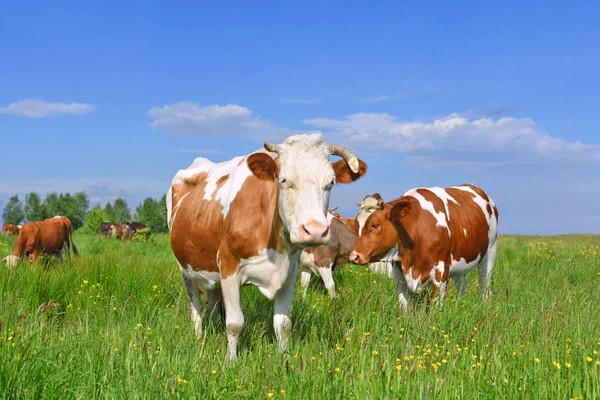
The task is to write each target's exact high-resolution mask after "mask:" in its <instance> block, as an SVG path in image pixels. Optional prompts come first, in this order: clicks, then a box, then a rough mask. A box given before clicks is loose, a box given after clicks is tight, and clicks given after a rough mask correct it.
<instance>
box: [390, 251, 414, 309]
mask: <svg viewBox="0 0 600 400" xmlns="http://www.w3.org/2000/svg"><path fill="white" fill-rule="evenodd" d="M392 274H393V275H394V282H395V283H396V294H397V295H398V302H399V303H400V308H401V309H402V311H408V303H409V302H410V297H411V293H410V291H409V290H408V286H407V285H406V277H405V276H404V274H403V273H402V270H401V269H400V265H399V264H398V263H394V264H393V265H392Z"/></svg>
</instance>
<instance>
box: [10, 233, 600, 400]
mask: <svg viewBox="0 0 600 400" xmlns="http://www.w3.org/2000/svg"><path fill="white" fill-rule="evenodd" d="M74 240H75V242H76V244H77V245H78V246H79V248H80V250H81V253H82V257H81V258H80V259H78V260H75V261H72V263H70V264H69V263H67V262H65V263H63V264H62V265H60V266H57V265H56V264H55V263H54V262H53V261H52V260H49V261H48V262H47V263H46V264H39V265H35V266H31V265H30V264H28V263H26V264H22V265H20V266H18V267H17V268H16V269H14V270H9V269H7V268H5V267H2V268H1V269H0V396H2V397H3V398H36V399H39V398H52V399H54V398H127V399H136V398H156V397H161V398H162V397H168V398H171V397H173V398H179V397H183V398H188V397H192V396H193V397H196V398H231V397H233V396H236V397H239V398H253V399H255V398H299V399H306V398H319V399H320V398H361V399H362V398H377V399H379V398H404V397H409V398H453V399H454V398H472V399H478V398H510V399H515V398H529V399H559V398H560V399H563V398H565V399H567V398H573V397H578V396H579V397H583V398H586V399H594V398H600V355H599V354H598V353H599V352H600V312H599V311H598V305H599V304H600V294H599V290H598V287H599V285H600V247H599V246H600V237H598V236H565V237H554V238H548V237H514V236H511V237H502V238H501V242H500V246H499V255H498V259H497V262H496V267H495V269H494V277H493V292H494V294H493V300H492V301H489V302H483V301H481V300H480V298H479V296H478V294H477V284H476V281H477V278H476V275H475V274H473V275H470V276H469V281H470V287H469V292H468V295H467V296H466V298H464V299H460V300H459V299H457V293H456V290H455V289H454V288H453V286H452V285H451V286H450V289H449V293H448V296H447V298H446V301H445V303H444V305H443V307H441V308H436V307H434V308H429V307H427V306H426V304H427V301H426V298H425V297H427V296H428V295H429V293H426V294H424V295H423V296H421V298H420V299H419V298H417V299H416V300H417V301H416V304H415V306H414V307H413V309H412V310H411V311H410V312H409V313H402V312H401V311H400V309H399V306H398V303H397V300H396V299H395V288H394V283H393V281H392V280H391V279H388V278H386V277H384V276H380V275H374V274H372V273H371V272H369V271H367V270H366V268H364V267H359V266H348V267H346V268H344V269H343V270H341V271H340V272H336V274H335V276H334V278H335V280H336V285H337V291H338V299H337V301H331V300H330V299H329V297H328V294H327V292H326V290H325V288H324V287H323V285H322V284H321V283H320V282H317V281H316V278H315V282H313V283H312V284H311V289H309V293H308V296H307V297H305V298H303V297H302V296H301V295H300V290H298V291H297V294H296V297H295V298H294V302H293V304H292V321H293V339H292V342H291V348H290V353H289V354H284V355H280V354H278V353H277V344H276V340H275V337H274V333H273V328H272V312H273V305H272V303H271V302H269V301H268V300H266V299H265V298H264V297H262V295H260V294H259V292H258V290H256V289H255V288H253V287H247V288H244V289H243V290H242V307H243V310H244V313H245V316H246V324H245V326H244V330H243V332H242V335H241V339H240V344H239V347H238V349H239V360H238V362H237V363H236V364H234V365H226V364H225V363H224V358H225V351H226V342H227V341H226V336H225V334H224V328H223V324H222V323H220V324H218V325H217V326H208V329H207V332H206V334H205V335H204V337H203V338H202V339H196V338H195V337H194V333H193V329H192V325H191V322H190V321H189V318H188V311H187V303H188V301H187V295H186V293H185V290H184V288H183V285H182V282H181V277H180V273H179V271H178V269H177V267H176V265H175V262H174V257H173V255H172V253H171V251H170V247H169V243H168V238H167V237H166V236H156V241H155V243H134V242H128V243H121V242H119V241H116V240H111V239H105V238H99V237H96V236H83V235H76V236H75V239H74ZM13 245H14V238H8V239H7V238H1V239H0V257H4V256H5V255H6V254H8V253H9V252H10V250H11V249H12V246H13Z"/></svg>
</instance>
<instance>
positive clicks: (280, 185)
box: [2, 134, 498, 361]
mask: <svg viewBox="0 0 600 400" xmlns="http://www.w3.org/2000/svg"><path fill="white" fill-rule="evenodd" d="M330 156H338V157H340V160H338V161H331V160H330V159H329V157H330ZM366 172H367V164H366V163H365V162H364V161H363V160H361V159H359V158H358V157H356V155H355V154H354V153H353V152H352V151H350V150H349V149H347V148H345V147H343V146H340V145H334V144H327V143H325V141H324V138H323V136H322V135H321V134H303V135H294V136H291V137H289V138H287V139H286V140H285V141H284V142H283V143H281V144H268V143H265V144H264V149H261V150H258V151H256V152H254V153H252V154H249V155H245V156H240V157H235V158H233V159H231V160H229V161H225V162H221V163H213V162H211V161H210V160H208V159H206V158H201V157H198V158H196V159H195V160H194V162H193V163H192V165H190V166H189V167H188V168H186V169H182V170H180V171H179V172H177V174H176V175H175V177H174V178H173V180H172V183H171V186H170V188H169V190H168V192H167V195H166V201H165V202H166V222H167V225H168V229H169V234H170V242H171V248H172V250H173V254H174V256H175V258H176V260H177V265H178V267H179V269H180V271H181V274H182V277H183V282H184V286H185V289H186V291H187V294H188V297H189V313H190V318H191V321H192V325H193V327H194V330H195V333H196V335H197V336H198V337H201V336H202V335H203V333H204V331H203V319H204V318H205V317H208V318H209V319H211V320H215V319H218V318H219V316H222V315H224V316H225V321H224V322H225V329H226V334H227V342H228V345H227V353H226V360H227V361H234V360H236V358H237V344H238V340H239V335H240V332H241V331H242V328H243V326H244V318H245V317H244V314H243V312H242V307H241V304H240V287H241V286H243V285H254V286H256V287H257V288H258V289H259V291H260V292H261V293H262V294H263V295H264V296H266V297H267V298H268V299H270V300H273V301H274V303H275V304H274V314H273V327H274V330H275V336H276V339H277V342H278V347H279V350H280V351H281V352H285V351H287V350H288V347H289V339H290V335H291V328H292V320H291V316H290V306H291V302H292V298H293V295H294V287H295V284H296V279H297V277H298V274H299V272H300V271H301V274H300V275H301V287H302V290H303V293H304V294H306V291H307V288H308V284H309V282H310V277H311V274H317V275H318V276H320V277H321V279H322V280H323V282H324V285H325V287H326V288H327V290H328V291H329V293H330V295H331V297H333V298H335V297H336V291H335V283H334V280H333V276H332V273H333V272H334V271H336V270H338V269H340V268H342V267H343V266H344V265H346V263H348V262H352V263H354V264H359V265H368V266H369V268H370V269H371V270H372V271H374V272H383V273H385V274H387V275H388V276H389V277H393V279H394V282H395V284H396V294H395V295H396V297H397V300H398V302H399V305H400V308H401V309H402V310H407V309H408V308H409V307H410V303H411V297H412V295H413V294H415V293H420V292H421V291H423V289H424V288H425V287H427V286H432V287H433V290H432V297H431V304H432V305H433V304H439V303H441V302H442V301H443V299H444V296H445V292H446V285H447V282H448V280H449V279H450V278H452V280H453V281H454V284H455V286H456V288H457V290H458V292H459V294H460V295H464V294H465V293H466V288H467V280H466V274H467V273H468V272H470V271H471V270H473V269H477V270H478V275H479V286H480V293H481V296H482V297H483V298H488V297H489V296H490V294H491V275H492V269H493V266H494V260H495V257H496V252H497V235H498V210H497V208H496V205H495V203H494V201H493V200H492V199H491V198H490V197H489V196H487V194H486V193H485V192H484V191H483V190H482V189H480V188H478V187H477V186H475V185H473V184H463V185H458V186H455V187H451V188H446V189H443V188H439V187H432V188H414V189H410V190H409V191H407V192H406V193H404V194H401V193H399V194H398V198H397V199H394V200H392V201H388V202H385V201H384V200H383V199H382V197H381V195H380V194H379V193H374V194H370V195H367V196H365V197H364V198H363V199H362V201H360V202H358V203H357V205H358V207H359V210H358V213H357V215H356V216H355V217H354V218H346V217H342V216H341V215H339V214H338V213H335V210H336V209H335V208H333V209H329V208H328V207H329V198H330V191H331V190H332V188H333V186H334V185H336V184H350V183H352V182H354V181H356V180H358V179H360V178H362V177H363V176H364V175H365V174H366ZM145 228H146V225H145V224H142V223H139V222H134V221H129V222H127V223H125V224H119V223H111V222H106V221H102V222H101V223H100V224H99V226H98V233H99V234H100V235H101V236H111V237H115V238H118V239H120V240H121V241H126V240H129V239H131V238H133V237H134V236H135V235H136V234H137V233H138V232H139V231H141V230H143V229H145ZM72 232H73V228H72V225H71V222H70V220H69V219H68V218H66V217H64V216H56V217H53V218H48V219H45V220H43V221H39V222H28V223H26V224H24V225H23V226H16V225H10V224H5V225H4V226H3V233H4V234H17V235H18V237H17V241H16V245H15V249H14V252H13V254H12V255H9V256H7V257H5V258H4V259H3V260H2V261H3V262H5V263H6V264H7V265H8V266H10V267H14V266H16V265H17V264H18V262H20V261H23V260H30V261H32V262H35V261H36V260H37V258H38V257H39V256H40V255H41V254H47V255H53V256H56V257H57V258H58V260H59V262H60V261H61V260H62V256H63V253H64V254H66V255H67V257H68V259H70V251H71V250H72V251H73V253H74V255H75V256H78V255H79V253H78V250H77V248H76V247H75V244H74V243H73V240H72Z"/></svg>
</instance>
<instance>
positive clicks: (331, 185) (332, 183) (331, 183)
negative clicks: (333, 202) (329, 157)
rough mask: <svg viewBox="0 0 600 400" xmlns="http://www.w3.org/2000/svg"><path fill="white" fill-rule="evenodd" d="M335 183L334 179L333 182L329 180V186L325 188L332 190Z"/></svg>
mask: <svg viewBox="0 0 600 400" xmlns="http://www.w3.org/2000/svg"><path fill="white" fill-rule="evenodd" d="M334 183H335V182H334V181H331V182H329V183H328V184H327V186H325V189H326V190H331V188H332V187H333V185H334Z"/></svg>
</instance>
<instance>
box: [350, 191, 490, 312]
mask: <svg viewBox="0 0 600 400" xmlns="http://www.w3.org/2000/svg"><path fill="white" fill-rule="evenodd" d="M497 235H498V209H497V208H496V205H495V204H494V202H493V201H492V199H490V198H489V197H488V196H487V195H486V194H485V192H484V191H483V190H481V189H480V188H478V187H476V186H474V185H460V186H456V187H453V188H448V189H442V188H437V187H434V188H416V189H411V190H409V191H408V192H406V193H405V194H404V196H403V197H401V198H399V199H397V200H394V201H391V202H389V203H386V204H385V205H384V207H383V209H381V210H376V211H374V212H373V213H372V214H371V215H370V216H369V217H368V218H367V220H366V221H365V224H364V226H363V229H362V232H361V234H360V236H359V238H358V240H357V242H356V245H355V247H354V251H353V252H352V253H351V254H350V260H351V261H353V262H356V263H358V264H365V263H368V262H370V261H372V260H378V259H380V258H381V257H388V258H390V259H393V260H394V261H395V262H394V268H393V274H394V280H395V282H396V289H397V294H398V300H399V301H400V305H401V306H402V308H404V309H406V308H407V307H408V302H409V300H410V297H411V294H412V293H418V292H420V291H421V290H422V289H423V287H424V286H425V285H426V284H428V283H433V286H434V289H433V295H432V302H433V301H434V300H435V301H438V302H441V301H442V300H443V298H444V295H445V289H446V282H447V281H448V277H450V276H451V277H452V279H453V280H454V284H455V285H456V288H457V290H458V291H459V293H460V294H461V295H464V294H465V292H466V289H467V280H466V277H465V275H466V274H467V273H468V272H469V271H471V270H472V269H474V268H476V267H477V268H478V272H479V285H480V289H481V294H482V296H483V297H484V298H487V297H489V296H490V295H491V289H490V280H491V276H492V268H493V266H494V260H495V258H496V239H497ZM390 254H392V256H390Z"/></svg>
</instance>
